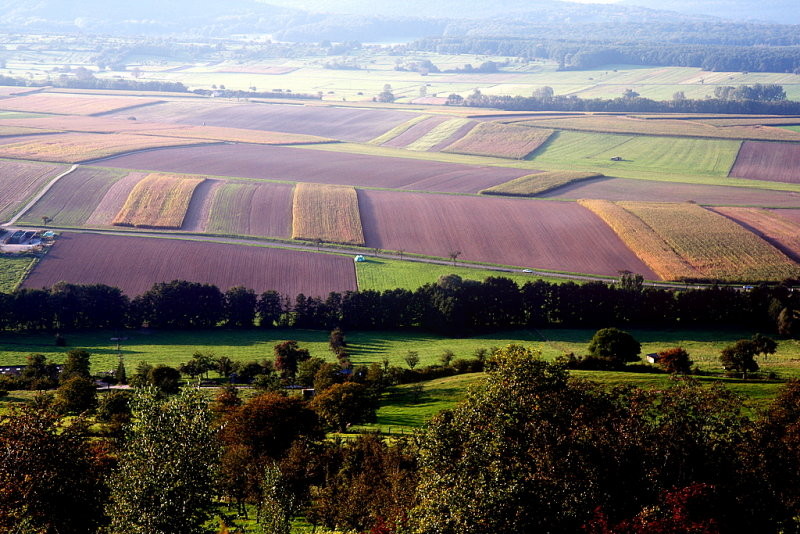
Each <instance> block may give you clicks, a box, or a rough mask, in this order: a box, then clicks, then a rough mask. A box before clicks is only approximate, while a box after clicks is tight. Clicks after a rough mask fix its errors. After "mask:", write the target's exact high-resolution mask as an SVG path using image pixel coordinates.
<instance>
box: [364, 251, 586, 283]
mask: <svg viewBox="0 0 800 534" xmlns="http://www.w3.org/2000/svg"><path fill="white" fill-rule="evenodd" d="M449 274H457V275H458V276H460V277H461V278H463V279H465V280H480V281H483V280H485V279H486V278H487V277H489V276H502V277H503V278H510V279H511V280H514V281H515V282H516V283H517V284H519V285H522V284H524V283H525V282H532V281H535V280H538V279H542V277H541V276H538V275H533V274H526V273H521V272H506V271H492V270H488V269H473V268H469V267H459V266H455V267H454V266H452V265H439V264H432V263H422V262H415V261H401V260H389V259H384V258H369V259H368V260H367V261H364V262H358V263H356V276H357V277H358V288H359V289H361V290H365V289H373V290H376V291H385V290H387V289H395V288H398V287H400V288H404V289H410V290H414V289H417V288H418V287H420V286H423V285H425V284H427V283H430V282H436V280H438V279H439V277H440V276H446V275H449ZM544 279H545V280H547V281H548V282H563V281H564V279H563V278H562V279H559V278H558V277H555V276H554V277H545V278H544ZM579 283H580V282H579Z"/></svg>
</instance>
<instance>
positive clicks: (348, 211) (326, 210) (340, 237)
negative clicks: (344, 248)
mask: <svg viewBox="0 0 800 534" xmlns="http://www.w3.org/2000/svg"><path fill="white" fill-rule="evenodd" d="M292 239H305V240H308V241H325V242H328V243H342V244H347V245H363V244H364V231H363V229H362V228H361V215H360V213H359V211H358V196H357V195H356V190H355V188H353V187H346V186H341V185H321V184H307V183H299V184H297V185H296V186H295V188H294V201H293V203H292Z"/></svg>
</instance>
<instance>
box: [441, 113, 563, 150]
mask: <svg viewBox="0 0 800 534" xmlns="http://www.w3.org/2000/svg"><path fill="white" fill-rule="evenodd" d="M552 134H553V130H545V129H541V130H540V129H533V128H526V127H524V126H514V125H512V124H502V123H499V122H482V123H480V124H478V125H477V126H476V127H475V128H473V129H472V130H470V132H469V133H468V134H467V135H465V136H464V137H462V138H461V139H459V140H457V141H456V142H454V143H453V144H451V145H450V146H448V147H447V148H445V149H444V150H443V151H442V152H451V153H454V154H471V155H475V156H490V157H497V158H511V159H523V158H525V156H527V155H528V154H530V153H531V152H533V151H534V150H536V149H537V148H539V147H540V146H542V145H543V144H544V143H545V142H546V141H547V140H548V139H549V138H550V136H551V135H552Z"/></svg>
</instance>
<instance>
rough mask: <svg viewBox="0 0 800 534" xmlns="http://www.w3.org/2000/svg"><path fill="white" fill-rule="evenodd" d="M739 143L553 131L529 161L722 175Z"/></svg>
mask: <svg viewBox="0 0 800 534" xmlns="http://www.w3.org/2000/svg"><path fill="white" fill-rule="evenodd" d="M740 144H741V142H740V141H727V140H717V139H688V138H674V137H673V138H669V137H644V136H641V137H637V136H631V135H615V134H595V133H586V132H566V131H562V132H558V133H556V134H555V135H553V136H552V137H551V138H550V141H548V142H547V143H545V145H544V146H543V147H542V148H541V149H540V150H539V151H537V152H536V153H535V154H534V156H533V158H531V161H532V163H534V164H536V163H548V164H554V165H562V166H563V167H564V168H567V169H568V168H572V167H578V166H580V167H592V168H595V169H596V168H601V169H604V171H605V172H604V174H607V175H611V176H618V173H617V170H618V169H624V170H627V171H637V170H644V171H657V172H664V173H686V174H693V175H710V176H720V177H724V176H727V174H728V172H729V171H730V169H731V167H732V166H733V163H734V161H735V160H736V154H737V152H738V151H739V146H740ZM613 157H621V158H622V161H611V158H613Z"/></svg>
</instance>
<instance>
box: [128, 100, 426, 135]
mask: <svg viewBox="0 0 800 534" xmlns="http://www.w3.org/2000/svg"><path fill="white" fill-rule="evenodd" d="M413 116H414V114H412V113H409V112H406V111H399V110H398V111H395V110H381V109H378V110H368V109H346V108H334V107H329V106H310V105H309V106H306V105H292V104H248V103H242V104H233V103H227V102H226V103H224V104H219V103H216V102H209V101H207V100H205V101H204V100H201V99H198V101H196V102H194V101H191V102H165V103H162V104H157V105H154V106H148V107H146V108H141V109H137V110H136V118H137V119H138V120H143V121H150V122H174V123H181V124H194V125H196V126H200V125H205V126H224V127H230V128H246V129H251V130H268V131H273V132H286V133H295V134H309V135H318V136H322V137H329V138H332V139H342V140H347V141H369V140H370V139H373V138H375V137H377V136H379V135H381V134H382V133H384V132H386V131H388V130H390V129H391V128H393V127H395V126H397V125H398V124H402V123H404V122H406V121H407V120H409V119H410V118H412V117H413ZM117 117H118V118H126V116H125V115H117Z"/></svg>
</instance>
